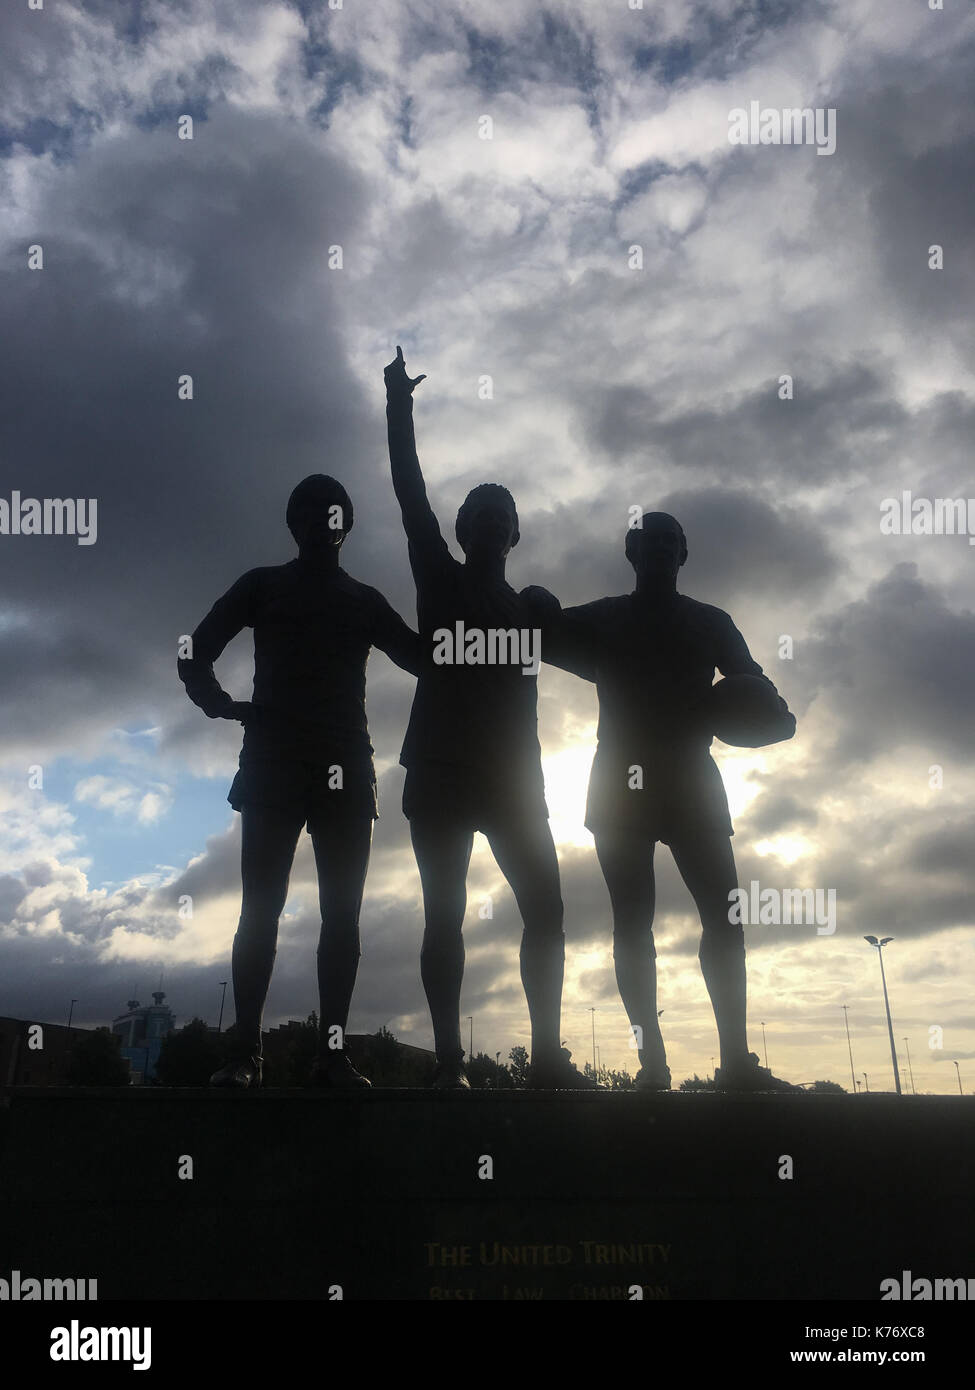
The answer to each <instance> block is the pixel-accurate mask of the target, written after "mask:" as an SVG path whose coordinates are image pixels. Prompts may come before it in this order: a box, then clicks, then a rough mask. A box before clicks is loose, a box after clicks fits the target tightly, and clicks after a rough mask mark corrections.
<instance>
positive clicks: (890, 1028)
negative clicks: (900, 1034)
mask: <svg viewBox="0 0 975 1390" xmlns="http://www.w3.org/2000/svg"><path fill="white" fill-rule="evenodd" d="M863 939H864V941H869V942H870V945H871V946H875V947H876V949H877V955H878V956H879V957H880V982H881V984H882V985H883V987H884V1008H885V1009H886V1010H887V1033H888V1036H889V1037H890V1062H891V1066H892V1067H893V1068H894V1088H895V1090H896V1091H897V1094H898V1095H900V1094H901V1079H900V1073H899V1072H898V1070H897V1052H896V1050H895V1048H894V1025H893V1023H891V1021H890V1000H889V999H888V998H887V976H886V975H885V974H884V947H885V946H886V945H887V942H888V941H893V939H894V938H893V937H892V936H885V937H884V938H883V940H882V941H878V940H877V938H876V937H875V936H865V937H864V938H863Z"/></svg>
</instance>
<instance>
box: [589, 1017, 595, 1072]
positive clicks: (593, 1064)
mask: <svg viewBox="0 0 975 1390" xmlns="http://www.w3.org/2000/svg"><path fill="white" fill-rule="evenodd" d="M589 1012H590V1013H591V1014H592V1079H593V1082H594V1083H595V1081H596V1009H595V1007H594V1006H593V1005H590V1007H589Z"/></svg>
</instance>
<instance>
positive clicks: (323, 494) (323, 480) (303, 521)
mask: <svg viewBox="0 0 975 1390" xmlns="http://www.w3.org/2000/svg"><path fill="white" fill-rule="evenodd" d="M286 518H287V522H288V530H289V531H290V532H291V534H292V535H293V536H294V538H295V540H296V541H297V542H298V545H299V547H301V548H304V549H313V550H319V549H321V550H328V549H330V548H331V547H333V546H334V547H335V548H336V549H338V547H339V546H340V545H341V544H342V542H343V541H344V540H345V538H346V536H347V535H348V534H349V532H350V531H351V530H352V521H353V515H352V502H351V500H350V498H349V494H348V493H347V492H346V490H345V488H344V487H343V486H342V484H341V483H340V482H338V481H337V479H335V478H330V477H328V475H327V474H325V473H312V474H311V475H310V476H309V477H307V478H303V479H302V481H301V482H300V483H299V484H298V486H297V487H296V488H295V490H294V492H293V493H292V494H291V496H290V497H289V498H288V510H287V513H286Z"/></svg>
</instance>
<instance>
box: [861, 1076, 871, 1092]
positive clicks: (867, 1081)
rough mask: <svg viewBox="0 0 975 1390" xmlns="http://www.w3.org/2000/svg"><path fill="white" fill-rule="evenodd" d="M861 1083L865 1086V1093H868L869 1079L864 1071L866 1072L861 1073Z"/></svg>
mask: <svg viewBox="0 0 975 1390" xmlns="http://www.w3.org/2000/svg"><path fill="white" fill-rule="evenodd" d="M863 1085H864V1087H865V1089H866V1091H867V1093H868V1094H869V1093H870V1081H869V1079H868V1077H867V1073H866V1072H864V1073H863Z"/></svg>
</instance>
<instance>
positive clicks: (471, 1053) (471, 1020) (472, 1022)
mask: <svg viewBox="0 0 975 1390" xmlns="http://www.w3.org/2000/svg"><path fill="white" fill-rule="evenodd" d="M467 1022H468V1023H469V1024H470V1025H471V1043H470V1052H469V1054H468V1055H469V1056H470V1059H471V1061H472V1062H473V1060H474V1015H473V1014H468V1015H467Z"/></svg>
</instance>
